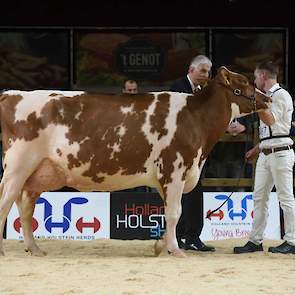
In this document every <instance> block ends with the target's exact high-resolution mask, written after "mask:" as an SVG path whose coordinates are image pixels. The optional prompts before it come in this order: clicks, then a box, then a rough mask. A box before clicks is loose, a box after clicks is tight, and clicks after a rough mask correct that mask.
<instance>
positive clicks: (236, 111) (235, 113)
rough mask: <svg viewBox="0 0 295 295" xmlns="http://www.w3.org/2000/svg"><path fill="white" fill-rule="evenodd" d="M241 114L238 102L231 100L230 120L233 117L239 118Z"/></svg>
mask: <svg viewBox="0 0 295 295" xmlns="http://www.w3.org/2000/svg"><path fill="white" fill-rule="evenodd" d="M240 116H241V112H240V107H239V105H238V104H236V103H234V102H232V103H231V119H230V120H231V121H232V120H233V119H234V118H239V117H240Z"/></svg>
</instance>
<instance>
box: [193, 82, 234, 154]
mask: <svg viewBox="0 0 295 295" xmlns="http://www.w3.org/2000/svg"><path fill="white" fill-rule="evenodd" d="M191 104H192V106H193V111H192V114H193V116H194V118H195V120H196V123H198V122H199V124H201V126H204V134H202V141H203V142H202V146H203V149H204V150H203V154H204V157H207V156H208V154H209V153H210V151H211V150H212V148H213V146H214V145H215V144H216V143H217V142H218V141H219V140H220V138H221V137H222V136H223V135H224V133H225V131H226V129H227V127H228V125H229V123H230V120H231V114H232V109H231V104H230V101H229V100H228V99H227V95H226V93H225V92H224V89H223V88H222V86H221V85H219V84H217V83H214V82H213V81H212V82H211V83H210V84H209V85H208V86H207V87H206V88H204V89H203V90H202V91H200V93H198V94H197V95H195V97H193V98H192V102H191ZM200 114H201V115H200Z"/></svg>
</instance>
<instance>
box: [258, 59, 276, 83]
mask: <svg viewBox="0 0 295 295" xmlns="http://www.w3.org/2000/svg"><path fill="white" fill-rule="evenodd" d="M256 70H259V71H266V72H267V74H268V77H269V78H270V79H276V78H277V77H278V74H279V67H278V66H277V65H276V64H275V63H274V62H272V61H267V62H262V63H260V64H258V65H257V66H256Z"/></svg>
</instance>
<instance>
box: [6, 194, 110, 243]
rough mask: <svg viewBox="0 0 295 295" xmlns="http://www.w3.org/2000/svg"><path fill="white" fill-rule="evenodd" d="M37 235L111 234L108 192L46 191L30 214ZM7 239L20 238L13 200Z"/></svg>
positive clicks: (79, 237)
mask: <svg viewBox="0 0 295 295" xmlns="http://www.w3.org/2000/svg"><path fill="white" fill-rule="evenodd" d="M32 227H33V232H34V236H35V237H36V238H47V239H60V240H65V239H69V240H94V239H98V238H109V237H110V193H109V192H104V193H98V192H87V193H82V192H46V193H43V194H41V196H40V198H39V199H38V200H37V203H36V208H35V212H34V216H33V223H32ZM7 239H23V235H22V229H21V223H20V218H19V214H18V210H17V207H16V205H15V204H14V205H13V207H12V209H11V211H10V213H9V215H8V218H7Z"/></svg>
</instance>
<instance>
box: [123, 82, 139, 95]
mask: <svg viewBox="0 0 295 295" xmlns="http://www.w3.org/2000/svg"><path fill="white" fill-rule="evenodd" d="M122 93H129V94H136V93H138V86H137V82H136V81H135V80H125V81H124V84H123V88H122Z"/></svg>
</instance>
